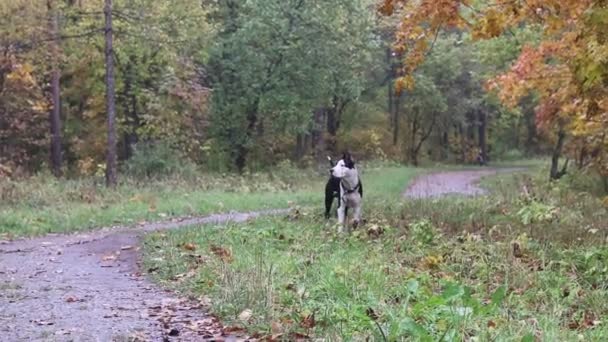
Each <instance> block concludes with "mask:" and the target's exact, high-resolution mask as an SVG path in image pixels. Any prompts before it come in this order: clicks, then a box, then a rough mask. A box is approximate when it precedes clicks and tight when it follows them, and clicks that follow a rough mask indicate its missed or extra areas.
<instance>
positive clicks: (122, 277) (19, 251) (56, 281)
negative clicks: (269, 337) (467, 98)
mask: <svg viewBox="0 0 608 342" xmlns="http://www.w3.org/2000/svg"><path fill="white" fill-rule="evenodd" d="M517 170H518V169H484V170H475V171H452V172H440V173H434V174H430V175H423V176H420V177H418V178H417V179H416V180H415V181H414V182H413V183H412V184H411V185H410V186H409V187H408V188H407V190H406V191H405V193H404V196H405V197H408V198H421V197H437V196H442V195H445V194H451V193H458V194H464V195H477V194H482V193H484V190H483V189H482V188H480V187H478V186H477V183H478V181H479V180H480V179H481V178H482V177H485V176H488V175H492V174H496V173H498V172H513V171H517ZM287 212H288V210H267V211H258V212H250V213H229V214H217V215H210V216H206V217H200V218H187V219H173V220H170V221H167V222H161V223H151V224H144V225H140V226H137V227H134V228H133V227H131V228H130V227H114V228H111V229H101V230H97V231H93V232H87V233H77V234H73V235H55V236H47V237H42V238H35V239H23V240H17V241H12V242H1V241H0V336H1V340H2V341H126V340H127V339H128V338H134V337H136V338H139V339H140V340H151V341H163V340H165V341H206V340H208V341H217V340H225V341H230V340H232V341H236V340H242V338H238V337H235V336H231V335H230V334H227V333H225V332H224V327H223V326H222V325H221V323H220V322H219V320H218V319H217V318H215V317H213V316H211V315H209V314H207V313H206V311H205V310H204V307H203V306H202V305H201V303H196V302H193V301H191V300H188V299H183V298H179V297H176V296H175V294H174V293H172V292H170V291H165V290H162V289H160V288H159V287H157V286H154V285H153V284H152V283H151V282H150V281H149V280H148V279H147V278H146V276H145V274H143V273H142V272H141V268H140V265H139V262H140V259H139V258H140V252H139V249H140V247H139V243H140V240H141V237H142V236H143V235H144V234H145V233H147V232H151V231H158V230H167V229H175V228H180V227H184V226H190V225H197V224H213V223H216V224H220V223H227V222H243V221H247V220H249V219H252V218H255V217H258V216H261V215H278V214H286V213H287Z"/></svg>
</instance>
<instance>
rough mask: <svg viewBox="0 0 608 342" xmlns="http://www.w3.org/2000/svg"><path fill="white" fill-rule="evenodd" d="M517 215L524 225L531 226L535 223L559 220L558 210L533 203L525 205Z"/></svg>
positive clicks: (539, 203) (550, 206)
mask: <svg viewBox="0 0 608 342" xmlns="http://www.w3.org/2000/svg"><path fill="white" fill-rule="evenodd" d="M516 215H517V216H518V217H519V219H520V220H521V223H522V224H524V225H529V224H530V223H534V222H536V223H543V222H551V221H552V220H554V219H556V218H557V209H556V208H555V207H554V206H552V205H549V204H545V203H541V202H538V201H531V202H529V203H526V204H524V205H523V206H522V207H521V209H519V211H518V212H517V214H516Z"/></svg>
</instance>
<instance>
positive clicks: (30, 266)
mask: <svg viewBox="0 0 608 342" xmlns="http://www.w3.org/2000/svg"><path fill="white" fill-rule="evenodd" d="M286 212H287V211H286V210H271V211H260V212H251V213H230V214H221V215H211V216H207V217H203V218H188V219H181V220H172V221H169V222H163V223H151V224H144V225H140V226H138V227H134V228H129V227H115V228H111V229H102V230H99V231H95V232H91V233H80V234H74V235H57V236H48V237H43V238H36V239H28V240H20V241H12V242H6V241H5V242H2V243H1V244H0V340H2V341H127V340H133V339H135V340H137V339H139V340H146V341H163V340H170V341H218V340H226V341H231V340H232V341H237V340H245V338H244V337H239V336H238V335H234V333H226V332H225V331H224V327H223V326H222V325H221V323H220V322H219V321H218V320H217V319H216V318H215V317H213V316H211V315H209V314H207V313H206V311H205V309H204V307H203V305H201V303H197V302H195V301H192V300H189V299H185V298H179V297H177V296H176V295H175V294H174V293H171V292H167V291H164V290H162V289H159V288H158V287H156V286H154V285H153V284H152V283H151V282H150V281H149V280H148V279H147V278H146V276H145V274H143V272H142V270H141V268H140V250H139V249H140V247H139V243H140V239H141V237H142V236H143V235H144V234H145V233H146V232H150V231H155V230H166V229H174V228H179V227H184V226H189V225H194V224H209V223H211V224H212V223H217V224H220V223H227V222H243V221H246V220H249V219H253V218H255V217H257V216H260V215H278V214H283V213H286Z"/></svg>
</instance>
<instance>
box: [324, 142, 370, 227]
mask: <svg viewBox="0 0 608 342" xmlns="http://www.w3.org/2000/svg"><path fill="white" fill-rule="evenodd" d="M327 158H328V159H329V163H330V165H331V166H332V168H331V169H330V178H329V180H328V181H327V185H326V186H325V217H326V218H329V212H330V210H331V205H332V203H333V199H334V197H337V198H338V223H339V224H340V232H342V231H343V229H344V228H346V229H347V231H348V230H349V228H348V225H347V224H346V221H347V220H346V219H347V216H348V209H353V210H354V212H355V213H354V216H355V221H354V227H355V228H356V227H357V226H358V224H359V222H360V221H361V206H362V202H363V201H362V200H363V184H362V183H361V179H359V173H358V171H357V168H356V167H355V161H354V160H353V158H352V156H351V155H350V153H348V152H345V153H344V154H343V155H342V159H341V160H339V161H338V162H337V163H335V164H334V163H333V161H332V160H331V158H330V157H327Z"/></svg>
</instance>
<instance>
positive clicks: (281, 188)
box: [0, 165, 417, 238]
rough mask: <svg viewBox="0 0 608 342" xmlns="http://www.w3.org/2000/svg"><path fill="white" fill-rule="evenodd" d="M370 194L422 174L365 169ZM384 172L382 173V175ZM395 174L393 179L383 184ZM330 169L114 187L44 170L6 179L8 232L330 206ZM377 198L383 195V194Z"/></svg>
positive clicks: (0, 188) (2, 187) (393, 190)
mask: <svg viewBox="0 0 608 342" xmlns="http://www.w3.org/2000/svg"><path fill="white" fill-rule="evenodd" d="M361 168H362V174H363V177H364V182H369V185H370V189H377V190H371V191H370V192H369V193H368V194H370V195H371V196H372V197H371V198H374V196H376V194H381V196H397V195H398V194H399V192H400V191H402V189H403V187H405V185H406V184H407V182H408V180H409V179H410V178H411V177H412V176H413V175H414V174H415V172H417V171H416V170H413V169H408V168H404V167H397V166H392V167H382V168H379V167H377V168H371V167H370V168H368V167H367V166H365V165H362V166H361ZM379 175H382V176H379ZM384 175H387V176H389V177H391V179H392V181H391V182H390V183H385V182H384V181H381V178H379V177H384ZM327 177H328V173H327V171H322V172H321V171H316V170H312V169H306V170H302V169H297V168H295V167H291V166H289V165H287V166H283V167H281V168H277V169H275V170H273V172H264V173H253V174H245V175H241V176H239V175H234V174H212V173H200V172H199V173H196V174H195V175H191V174H189V175H188V176H187V177H185V176H183V175H181V174H176V175H173V176H170V175H169V176H163V177H156V178H143V179H134V178H123V179H122V181H121V184H120V185H119V186H118V187H117V188H116V189H106V188H105V187H104V186H103V182H102V179H100V178H93V177H91V178H86V179H76V180H66V179H61V180H58V179H55V178H53V177H51V176H50V175H47V174H41V175H38V176H35V177H31V178H28V179H26V180H10V179H4V180H0V234H3V235H4V236H8V237H9V238H10V237H14V236H33V235H43V234H47V233H60V232H71V231H78V230H86V229H92V228H98V227H104V226H113V225H123V224H127V225H128V224H135V223H138V222H140V221H144V220H145V221H158V220H164V219H167V218H169V217H174V216H184V215H204V214H209V213H218V212H228V211H234V210H236V211H249V210H257V209H268V208H287V207H289V206H309V205H318V204H320V203H322V201H323V196H324V191H323V189H324V186H325V182H326V180H327ZM376 198H377V197H376Z"/></svg>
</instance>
